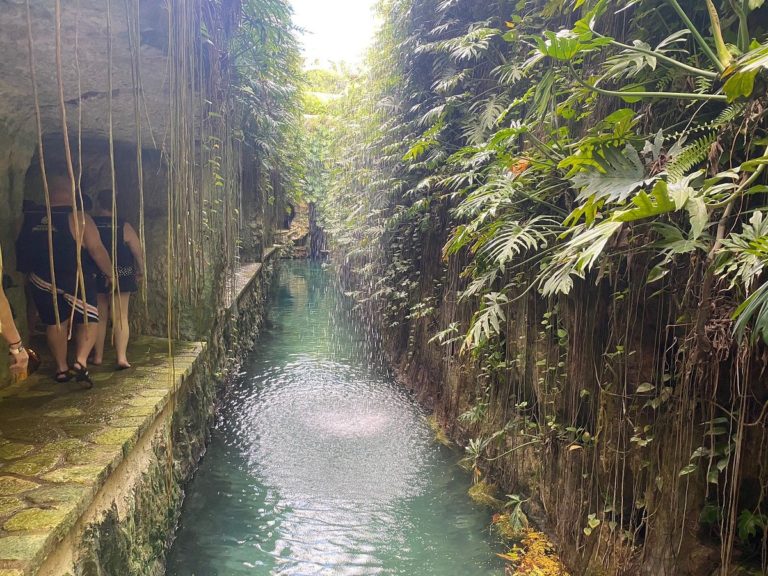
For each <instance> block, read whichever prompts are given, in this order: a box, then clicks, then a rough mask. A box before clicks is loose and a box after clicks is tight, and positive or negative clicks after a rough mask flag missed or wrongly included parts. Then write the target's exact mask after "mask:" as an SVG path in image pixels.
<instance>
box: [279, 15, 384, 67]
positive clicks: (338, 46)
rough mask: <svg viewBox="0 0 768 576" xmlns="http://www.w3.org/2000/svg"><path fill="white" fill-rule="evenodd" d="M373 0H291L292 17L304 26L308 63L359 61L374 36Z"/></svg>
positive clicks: (355, 62) (323, 63)
mask: <svg viewBox="0 0 768 576" xmlns="http://www.w3.org/2000/svg"><path fill="white" fill-rule="evenodd" d="M375 3H376V0H291V4H293V9H294V12H295V14H294V21H295V23H296V25H297V26H299V27H300V28H303V29H304V30H305V31H306V32H305V33H304V35H303V37H302V40H303V42H304V56H305V58H306V61H307V64H310V65H311V64H312V63H313V62H314V61H315V60H319V61H320V64H321V65H325V64H327V63H328V62H341V61H342V60H343V61H345V62H347V63H349V64H358V63H360V61H361V60H362V57H363V55H364V53H365V49H366V48H367V47H368V45H369V44H370V42H371V41H372V39H373V34H374V32H375V30H376V23H375V21H374V17H373V10H372V9H373V6H374V4H375Z"/></svg>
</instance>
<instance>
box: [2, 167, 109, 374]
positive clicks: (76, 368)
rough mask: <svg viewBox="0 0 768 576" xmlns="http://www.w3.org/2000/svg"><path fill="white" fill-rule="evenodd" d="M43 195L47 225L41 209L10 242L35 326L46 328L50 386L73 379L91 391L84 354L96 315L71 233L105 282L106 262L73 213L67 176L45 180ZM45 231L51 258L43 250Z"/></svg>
mask: <svg viewBox="0 0 768 576" xmlns="http://www.w3.org/2000/svg"><path fill="white" fill-rule="evenodd" d="M49 190H50V199H51V221H50V222H49V221H48V214H47V211H46V210H41V211H39V212H28V213H26V214H25V215H24V220H23V221H22V223H21V231H20V234H19V237H18V239H17V241H16V245H17V248H18V257H19V270H20V271H24V272H26V273H28V274H29V285H30V290H31V292H32V298H33V300H34V302H35V306H36V307H37V311H38V313H39V315H40V320H41V322H42V323H43V324H45V325H46V337H47V339H48V346H49V348H50V350H51V354H52V355H53V357H54V360H55V361H56V377H55V379H56V381H57V382H60V383H63V382H68V381H69V380H71V379H72V378H73V377H74V378H76V379H77V381H78V382H80V383H82V384H83V385H84V386H86V387H91V386H92V385H93V383H92V382H91V379H90V376H89V374H88V369H87V366H88V355H89V354H90V352H91V349H92V348H93V345H94V342H95V340H96V330H97V328H98V321H99V312H98V308H97V305H96V282H95V278H93V277H92V276H90V275H88V274H82V275H81V274H80V270H78V263H77V261H78V248H77V241H76V239H75V238H76V236H75V233H76V230H77V229H78V228H79V229H80V233H81V235H82V244H81V245H82V247H83V248H85V250H86V251H87V252H88V254H89V255H90V256H91V258H93V261H94V262H95V264H96V266H98V268H99V270H101V271H102V272H103V273H104V274H106V275H107V278H108V280H109V281H111V276H112V262H111V261H110V259H109V253H108V252H107V249H106V248H105V247H104V245H103V244H102V242H101V237H100V236H99V231H98V229H97V228H96V224H94V222H93V219H92V218H91V217H90V216H89V215H87V214H85V213H83V212H79V211H78V212H77V213H73V211H72V182H71V180H70V179H69V178H68V177H67V176H61V175H55V176H52V177H50V178H49ZM76 219H77V220H76ZM49 231H50V233H51V235H52V240H53V243H52V245H53V254H51V253H50V251H49V236H48V235H49ZM82 255H83V251H82V250H81V251H80V256H82ZM81 261H82V258H81ZM51 264H53V265H51ZM81 269H82V268H81ZM54 284H55V286H54ZM57 321H58V322H57ZM71 322H72V323H74V324H75V325H76V330H75V342H76V346H75V362H74V363H73V365H72V367H70V366H69V365H68V363H67V340H68V338H69V326H70V323H71Z"/></svg>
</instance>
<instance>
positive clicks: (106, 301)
mask: <svg viewBox="0 0 768 576" xmlns="http://www.w3.org/2000/svg"><path fill="white" fill-rule="evenodd" d="M112 203H113V195H112V190H102V191H101V192H99V193H98V195H97V196H96V212H95V215H94V217H93V220H94V221H95V222H96V227H97V228H98V230H99V234H100V235H101V241H102V242H103V244H104V245H105V246H106V247H107V250H108V251H109V253H110V256H111V257H112V261H113V262H114V263H115V272H116V273H115V275H114V276H115V284H114V287H113V288H114V291H115V292H114V294H113V293H112V291H111V290H110V289H108V288H106V284H105V283H103V282H101V283H100V284H99V285H100V286H102V287H100V288H99V295H98V303H99V330H98V335H97V338H96V347H95V350H94V354H93V363H94V364H96V365H99V364H101V363H102V361H103V359H104V344H105V341H106V339H107V324H108V322H109V317H110V308H113V309H112V310H111V312H112V316H113V318H112V326H113V328H114V337H115V352H116V353H117V367H118V369H120V370H125V369H127V368H130V367H131V365H130V363H129V362H128V340H129V338H130V335H131V334H130V327H129V322H128V305H129V303H130V299H131V294H133V293H134V292H138V289H139V282H140V281H141V278H142V277H143V276H144V258H143V255H142V251H141V242H140V241H139V236H138V235H137V234H136V230H134V228H133V226H131V225H130V224H129V223H128V222H126V221H124V220H121V219H119V218H115V217H114V216H113V212H112ZM115 224H116V226H115ZM113 248H114V254H113V253H112V251H113Z"/></svg>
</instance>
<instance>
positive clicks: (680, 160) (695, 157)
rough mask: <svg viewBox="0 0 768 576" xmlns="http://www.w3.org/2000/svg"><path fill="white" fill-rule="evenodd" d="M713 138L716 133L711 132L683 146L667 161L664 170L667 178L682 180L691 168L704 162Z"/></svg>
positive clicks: (714, 138)
mask: <svg viewBox="0 0 768 576" xmlns="http://www.w3.org/2000/svg"><path fill="white" fill-rule="evenodd" d="M715 140H717V133H715V132H712V133H711V134H707V135H706V136H704V137H702V138H699V139H698V140H695V141H694V142H692V143H691V144H688V145H686V146H684V147H683V148H682V150H680V152H678V153H677V154H675V155H674V156H673V157H672V158H671V159H670V160H669V162H668V163H667V166H666V172H667V174H668V175H669V179H670V180H671V181H673V182H677V181H678V180H682V179H683V178H684V177H685V175H686V174H687V173H688V172H690V171H691V169H692V168H694V167H695V166H697V165H698V164H701V163H702V162H704V160H706V159H707V156H708V155H709V149H710V147H711V146H712V144H713V143H714V142H715Z"/></svg>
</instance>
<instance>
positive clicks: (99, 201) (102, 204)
mask: <svg viewBox="0 0 768 576" xmlns="http://www.w3.org/2000/svg"><path fill="white" fill-rule="evenodd" d="M96 206H98V207H99V209H101V210H108V211H110V212H112V190H111V189H105V190H99V193H98V194H96Z"/></svg>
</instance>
